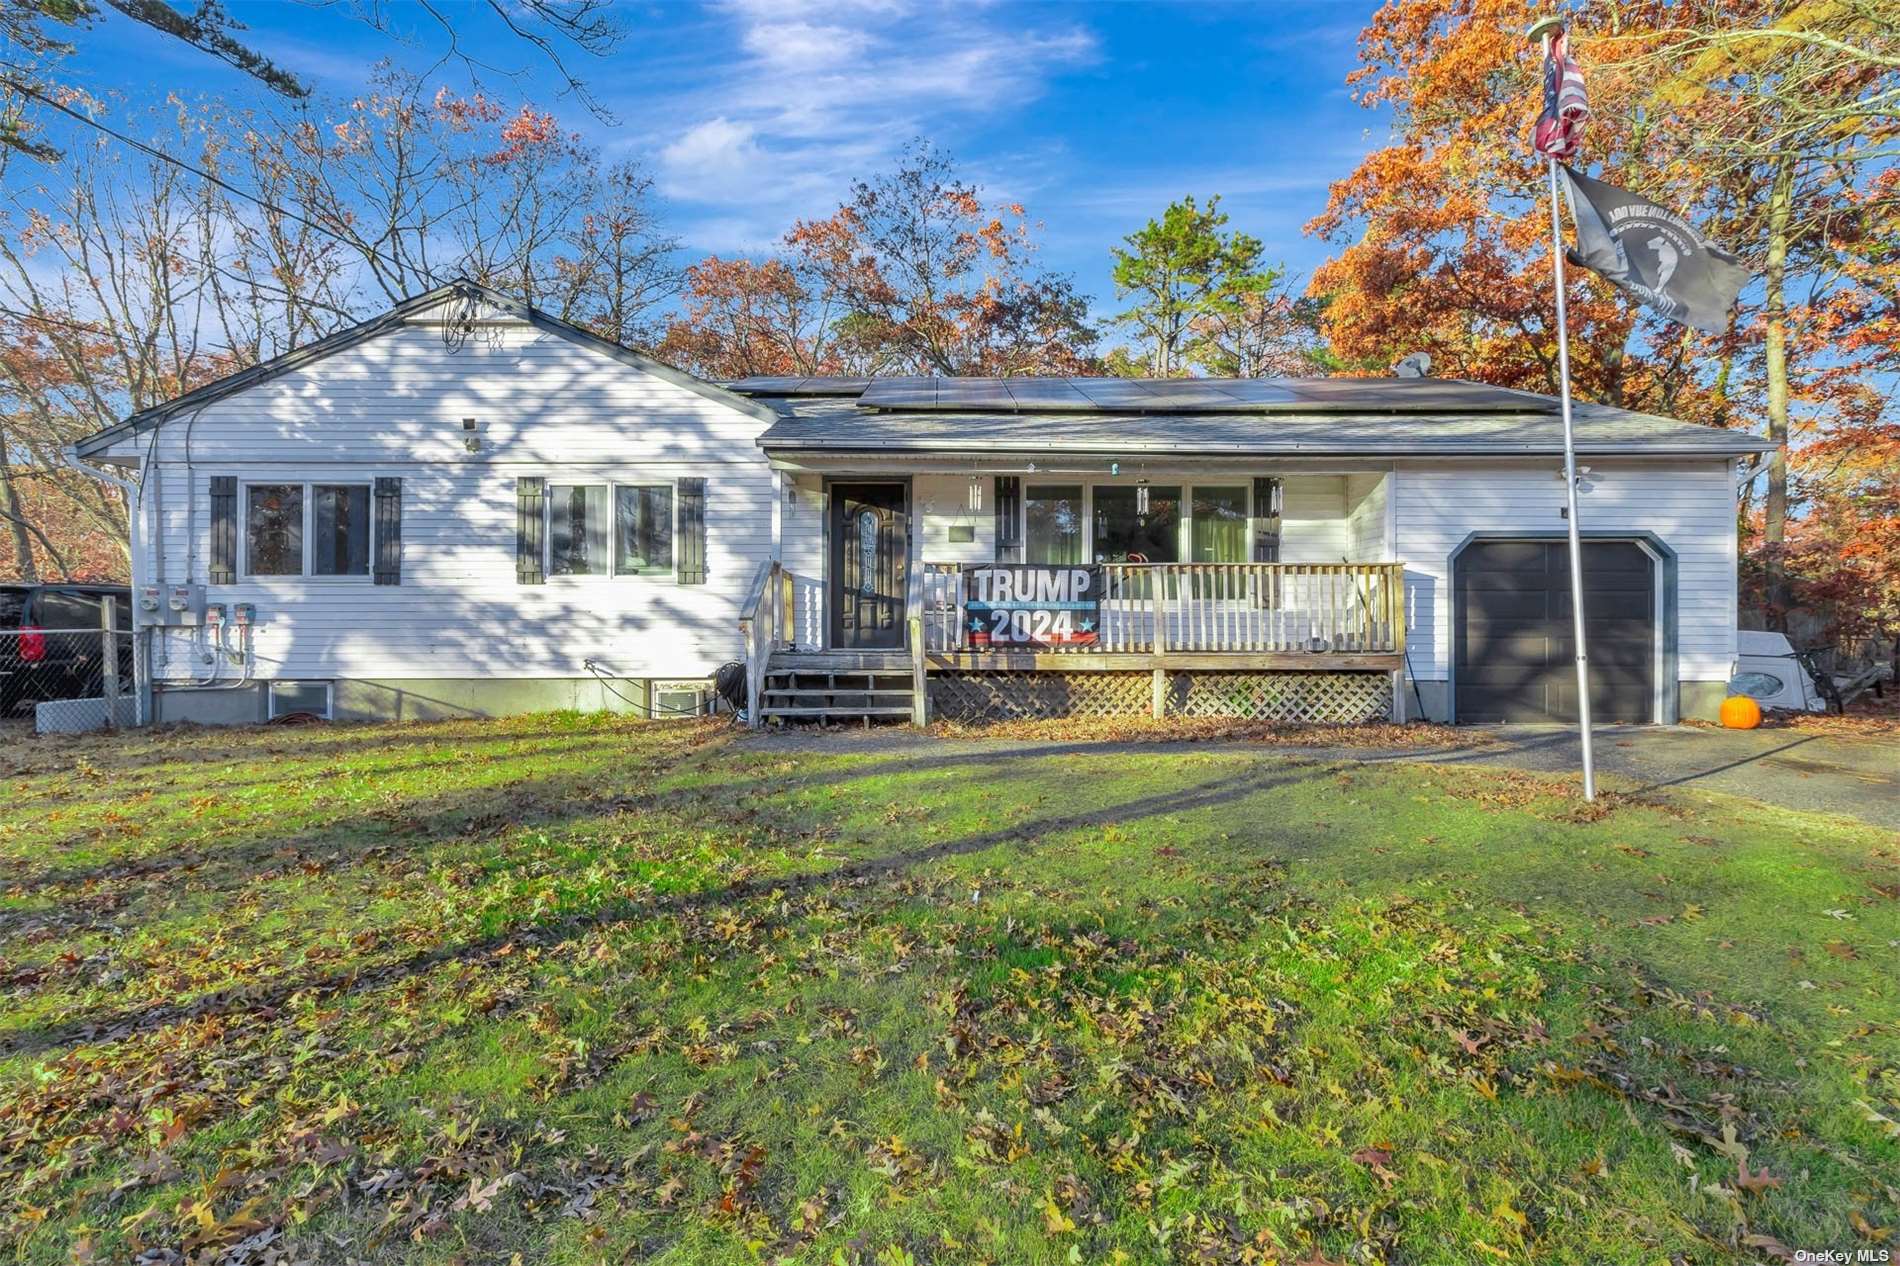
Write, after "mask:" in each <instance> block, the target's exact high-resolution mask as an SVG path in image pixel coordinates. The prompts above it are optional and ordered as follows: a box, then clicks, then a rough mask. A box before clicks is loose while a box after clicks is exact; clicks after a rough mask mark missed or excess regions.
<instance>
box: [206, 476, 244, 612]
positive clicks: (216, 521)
mask: <svg viewBox="0 0 1900 1266" xmlns="http://www.w3.org/2000/svg"><path fill="white" fill-rule="evenodd" d="M237 539H238V538H237V476H236V475H213V476H212V477H211V564H210V571H209V573H208V574H207V575H206V577H205V579H207V580H209V581H210V582H211V583H212V584H214V585H234V584H236V583H237Z"/></svg>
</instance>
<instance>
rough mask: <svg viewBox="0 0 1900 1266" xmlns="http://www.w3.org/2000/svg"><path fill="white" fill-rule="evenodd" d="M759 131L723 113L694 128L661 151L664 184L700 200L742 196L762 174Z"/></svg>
mask: <svg viewBox="0 0 1900 1266" xmlns="http://www.w3.org/2000/svg"><path fill="white" fill-rule="evenodd" d="M759 169H760V153H759V146H758V143H757V132H756V131H754V129H753V128H752V126H751V125H750V124H746V123H734V122H733V121H732V120H731V119H728V118H725V117H723V116H721V117H719V118H713V119H707V120H706V121H705V122H704V123H701V124H699V125H698V126H696V127H693V128H690V129H688V130H687V132H686V133H685V134H684V135H682V136H681V137H680V138H679V139H678V140H676V141H674V142H673V143H672V144H671V145H668V146H667V147H666V148H664V149H662V150H661V151H660V187H661V189H662V190H663V191H664V192H665V193H666V194H667V195H668V196H669V197H674V198H686V199H690V200H692V201H697V202H721V201H726V200H728V199H736V198H738V197H741V196H742V195H743V194H744V193H745V192H746V190H747V189H748V188H749V187H751V186H752V185H754V184H755V183H756V182H757V180H758V177H759Z"/></svg>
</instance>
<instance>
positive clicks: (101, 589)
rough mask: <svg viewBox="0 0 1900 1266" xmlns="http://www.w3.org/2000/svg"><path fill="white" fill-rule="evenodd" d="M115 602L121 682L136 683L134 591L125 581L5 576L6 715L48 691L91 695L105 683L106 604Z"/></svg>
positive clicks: (0, 649)
mask: <svg viewBox="0 0 1900 1266" xmlns="http://www.w3.org/2000/svg"><path fill="white" fill-rule="evenodd" d="M107 602H110V603H113V604H114V605H115V607H116V608H117V610H116V611H115V612H114V615H115V617H116V618H115V626H116V627H117V628H118V629H119V630H120V632H119V633H118V635H117V636H116V637H114V638H113V641H115V642H116V643H117V644H118V659H119V682H120V685H121V688H122V689H125V690H130V689H131V688H132V638H131V634H130V630H131V628H132V591H131V589H129V588H127V587H126V586H125V585H83V584H46V585H23V584H0V720H4V719H7V718H12V717H18V716H22V715H30V714H31V713H32V711H33V705H34V704H36V703H40V702H42V701H44V700H47V699H89V698H96V697H98V695H99V693H100V692H101V690H102V689H103V688H104V679H105V674H104V672H103V671H102V670H103V665H104V660H105V648H104V646H103V645H102V644H101V640H100V636H99V633H98V629H99V627H100V616H101V611H100V608H101V607H102V606H103V605H104V604H105V603H107Z"/></svg>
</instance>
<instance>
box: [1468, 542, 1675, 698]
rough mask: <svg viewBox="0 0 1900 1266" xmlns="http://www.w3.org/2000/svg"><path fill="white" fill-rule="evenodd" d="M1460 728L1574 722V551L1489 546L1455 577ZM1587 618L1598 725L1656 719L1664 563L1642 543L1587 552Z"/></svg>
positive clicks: (1556, 545) (1473, 548)
mask: <svg viewBox="0 0 1900 1266" xmlns="http://www.w3.org/2000/svg"><path fill="white" fill-rule="evenodd" d="M1452 583H1453V588H1454V593H1455V607H1454V613H1453V619H1454V621H1455V624H1456V636H1455V655H1456V669H1455V673H1456V676H1455V682H1456V698H1455V703H1454V706H1455V708H1456V716H1457V719H1458V720H1460V721H1574V720H1576V718H1577V670H1576V652H1575V649H1574V646H1573V639H1572V636H1571V618H1570V548H1569V545H1568V544H1567V543H1566V542H1565V541H1563V540H1561V539H1558V540H1480V541H1473V542H1471V543H1470V544H1469V545H1467V546H1466V547H1465V548H1464V549H1463V550H1462V551H1461V552H1460V553H1459V555H1458V558H1457V561H1456V564H1455V566H1454V573H1453V581H1452ZM1583 586H1584V589H1583V594H1584V596H1583V610H1584V621H1585V628H1584V633H1585V636H1586V637H1587V638H1588V639H1589V646H1590V707H1591V711H1592V715H1593V719H1594V720H1596V721H1603V722H1609V721H1627V722H1639V723H1641V722H1649V721H1652V720H1654V719H1655V716H1656V703H1655V698H1656V659H1657V642H1656V560H1655V558H1654V557H1652V556H1651V554H1650V553H1649V551H1647V550H1645V549H1644V548H1643V547H1642V546H1641V545H1639V544H1637V543H1636V542H1634V541H1585V542H1584V543H1583Z"/></svg>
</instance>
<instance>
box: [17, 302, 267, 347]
mask: <svg viewBox="0 0 1900 1266" xmlns="http://www.w3.org/2000/svg"><path fill="white" fill-rule="evenodd" d="M0 316H10V317H12V318H13V319H14V320H16V321H43V322H45V323H46V324H48V325H63V326H65V327H66V328H67V329H69V330H78V331H79V332H80V333H82V334H98V335H100V336H102V337H104V338H118V337H119V335H118V334H116V333H115V332H113V331H112V330H109V329H107V328H106V327H105V326H103V325H92V324H90V323H88V322H85V321H69V320H67V319H66V318H65V317H56V316H50V315H48V314H46V313H43V312H21V311H20V310H19V309H17V308H9V307H5V306H4V305H0ZM197 346H199V347H215V348H218V349H219V350H221V351H226V352H238V353H243V352H247V351H249V350H250V349H249V348H244V347H234V346H232V345H231V344H229V343H214V342H212V341H211V340H209V339H204V340H200V341H198V342H197Z"/></svg>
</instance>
